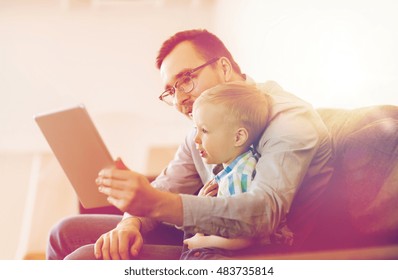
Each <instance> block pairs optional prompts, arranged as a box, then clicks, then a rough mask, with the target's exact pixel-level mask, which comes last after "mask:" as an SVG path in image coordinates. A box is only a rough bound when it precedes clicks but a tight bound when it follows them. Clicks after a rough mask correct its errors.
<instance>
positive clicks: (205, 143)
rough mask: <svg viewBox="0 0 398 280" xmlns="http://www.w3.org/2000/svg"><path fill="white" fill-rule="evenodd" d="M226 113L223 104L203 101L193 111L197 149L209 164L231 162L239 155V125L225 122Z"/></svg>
mask: <svg viewBox="0 0 398 280" xmlns="http://www.w3.org/2000/svg"><path fill="white" fill-rule="evenodd" d="M224 114H225V109H224V108H223V106H222V105H213V104H209V103H202V104H201V105H200V107H195V108H194V111H193V122H194V124H195V126H196V136H195V143H196V149H198V151H199V152H200V155H201V157H202V158H203V160H204V161H205V162H206V163H208V164H220V163H223V164H229V163H230V162H232V161H233V160H234V159H235V157H237V156H238V155H239V152H238V151H237V148H236V147H235V131H236V129H237V126H234V125H233V124H231V123H230V122H225V118H224Z"/></svg>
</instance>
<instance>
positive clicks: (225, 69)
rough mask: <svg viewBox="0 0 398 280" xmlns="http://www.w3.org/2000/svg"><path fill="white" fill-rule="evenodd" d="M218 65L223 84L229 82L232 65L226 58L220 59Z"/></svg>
mask: <svg viewBox="0 0 398 280" xmlns="http://www.w3.org/2000/svg"><path fill="white" fill-rule="evenodd" d="M220 65H221V70H222V74H223V78H224V81H225V82H229V81H231V78H232V64H231V62H230V61H229V59H228V58H226V57H221V58H220Z"/></svg>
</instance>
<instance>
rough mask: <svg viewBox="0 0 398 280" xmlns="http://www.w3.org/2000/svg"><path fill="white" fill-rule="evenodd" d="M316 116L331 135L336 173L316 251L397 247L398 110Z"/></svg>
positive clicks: (326, 111) (385, 108)
mask: <svg viewBox="0 0 398 280" xmlns="http://www.w3.org/2000/svg"><path fill="white" fill-rule="evenodd" d="M318 112H319V114H320V115H321V117H322V119H323V120H324V122H325V124H326V126H327V127H328V128H329V130H330V132H331V135H332V139H333V148H334V166H335V171H334V175H333V178H332V180H331V183H330V186H329V188H328V190H327V193H326V196H325V203H324V205H323V207H322V211H320V220H319V224H318V226H319V227H318V229H317V232H316V233H315V235H316V238H315V239H314V240H317V242H318V243H317V244H316V246H317V247H322V248H325V247H326V248H330V247H339V248H341V247H353V246H369V245H377V244H385V243H398V215H397V213H398V107H397V106H390V105H384V106H373V107H366V108H359V109H354V110H342V109H319V110H318Z"/></svg>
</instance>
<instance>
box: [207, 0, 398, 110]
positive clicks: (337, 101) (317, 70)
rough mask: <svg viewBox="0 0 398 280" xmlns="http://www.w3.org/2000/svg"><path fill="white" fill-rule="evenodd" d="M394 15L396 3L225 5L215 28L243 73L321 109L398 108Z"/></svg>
mask: <svg viewBox="0 0 398 280" xmlns="http://www.w3.org/2000/svg"><path fill="white" fill-rule="evenodd" d="M232 3H233V4H232ZM396 13H397V4H396V1H393V0H380V1H369V0H365V1H361V0H333V1H317V0H301V1H295V0H281V1H272V0H265V1H263V0H251V1H244V0H234V1H228V0H220V1H217V8H216V14H217V17H216V18H217V21H216V22H215V26H216V32H217V33H219V34H222V35H223V36H224V40H225V41H226V43H227V45H229V46H231V48H232V49H233V53H234V54H235V56H236V60H237V61H238V63H240V64H241V67H242V68H243V70H244V71H245V72H246V73H248V74H249V75H250V76H252V77H253V78H254V79H256V80H257V81H265V80H269V79H271V80H275V81H277V82H278V83H280V84H281V85H282V86H283V87H284V88H285V89H287V90H289V91H291V92H293V93H294V94H296V95H298V96H300V97H302V98H304V99H306V100H308V101H310V102H311V103H312V104H314V105H315V106H317V107H328V106H336V107H345V108H353V107H358V106H368V105H374V104H383V103H388V104H397V105H398V95H397V92H398V83H397V77H398V53H397V51H396V50H397V49H398V36H397V34H398V18H397V17H396Z"/></svg>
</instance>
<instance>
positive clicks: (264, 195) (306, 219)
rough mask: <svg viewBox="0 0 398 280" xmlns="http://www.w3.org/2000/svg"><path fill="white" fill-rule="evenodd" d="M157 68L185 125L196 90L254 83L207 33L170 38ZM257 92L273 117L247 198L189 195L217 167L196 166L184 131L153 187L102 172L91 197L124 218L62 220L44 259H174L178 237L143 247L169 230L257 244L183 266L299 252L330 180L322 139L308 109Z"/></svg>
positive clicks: (277, 93) (273, 88) (273, 93)
mask: <svg viewBox="0 0 398 280" xmlns="http://www.w3.org/2000/svg"><path fill="white" fill-rule="evenodd" d="M156 62H157V66H158V68H159V69H160V75H161V79H162V81H163V84H164V92H163V93H162V94H161V95H160V99H161V100H162V101H164V102H165V103H167V104H168V105H171V106H174V107H175V108H176V109H177V110H178V111H180V112H181V113H182V114H184V115H185V116H187V117H188V118H190V117H191V116H190V114H191V112H192V105H193V103H194V101H195V99H196V98H197V97H198V96H199V95H200V94H201V93H202V92H203V91H204V90H206V89H208V88H210V87H213V86H215V85H217V84H220V83H225V82H232V81H246V82H247V83H254V81H253V80H251V79H250V78H249V77H247V76H246V75H244V74H243V73H242V72H241V70H240V67H239V66H238V64H237V63H236V62H235V60H234V59H233V57H232V55H231V54H230V52H229V51H228V50H227V48H226V47H225V46H224V44H223V43H222V41H221V40H220V39H219V38H217V37H216V36H215V35H213V34H212V33H210V32H208V31H206V30H187V31H182V32H179V33H176V34H175V35H174V36H172V37H170V38H169V39H168V40H167V41H165V42H164V43H163V45H162V47H161V48H160V50H159V54H158V57H157V61H156ZM257 87H258V88H259V89H260V90H261V91H262V92H264V94H268V95H270V97H271V99H272V105H271V106H272V109H271V113H270V124H269V126H268V128H267V129H266V131H265V132H264V134H263V135H262V137H261V139H260V140H259V143H258V144H257V145H256V149H257V151H258V153H259V155H260V158H259V161H258V163H257V167H256V176H255V178H254V180H253V182H252V187H251V189H250V191H248V192H246V193H243V194H239V195H236V196H232V197H208V196H202V197H198V196H195V195H194V194H195V193H197V191H198V190H199V189H200V188H201V187H202V186H203V184H204V183H206V182H208V181H210V180H211V179H212V177H213V176H214V173H213V169H214V168H215V167H216V166H213V165H207V164H205V163H204V162H203V161H202V158H201V156H200V154H199V152H198V151H197V150H196V148H195V142H194V136H195V131H192V132H191V133H189V134H188V135H187V137H186V139H185V141H184V142H183V143H182V144H181V145H180V147H179V149H178V151H177V153H176V155H175V157H174V159H173V160H172V161H171V162H170V164H169V165H168V167H167V168H166V169H165V170H164V171H163V172H162V174H160V175H159V176H158V177H157V178H156V179H155V181H154V182H152V183H149V182H148V180H147V179H146V178H145V177H144V176H143V175H141V174H138V173H135V172H133V171H131V170H128V169H127V168H125V166H123V163H122V162H121V161H118V162H117V165H118V166H119V168H114V169H104V170H102V171H101V172H100V174H99V177H98V179H97V183H98V185H99V190H100V191H101V192H103V193H104V194H106V195H108V196H109V201H110V202H111V203H112V204H114V205H115V206H116V207H118V208H119V209H121V210H122V211H123V212H125V214H124V216H123V218H121V217H119V216H111V215H108V216H107V215H79V216H76V217H71V218H68V219H65V220H63V221H61V222H60V223H59V224H57V225H56V226H55V227H54V228H53V230H52V232H51V236H50V240H49V246H48V251H47V258H49V259H63V258H66V259H90V258H94V257H95V258H98V259H131V258H141V259H156V258H157V259H167V258H178V257H179V256H180V254H181V246H182V240H181V238H180V237H181V235H179V238H177V244H178V245H179V246H178V247H175V246H158V245H150V244H149V243H151V237H149V236H153V235H154V233H158V235H159V236H162V237H165V235H166V233H167V232H169V233H171V234H175V232H176V231H178V230H174V226H172V227H171V228H172V229H171V230H170V224H171V225H175V226H177V227H178V229H180V230H182V231H183V232H185V234H186V235H189V234H194V233H196V232H201V233H204V234H212V235H219V236H224V237H228V238H237V237H252V238H255V239H258V240H261V244H256V245H255V246H254V247H255V248H249V249H245V251H242V252H240V251H234V252H220V251H217V250H212V249H211V248H209V249H207V248H205V249H197V250H196V251H189V250H188V251H185V252H184V253H183V257H184V258H189V259H195V258H200V259H211V258H220V257H223V256H227V255H228V256H231V255H235V254H237V256H239V255H240V254H244V253H253V252H262V253H266V252H267V251H271V250H273V249H272V248H286V247H288V248H289V249H292V250H293V249H294V250H299V249H302V248H304V247H305V246H306V243H307V241H308V238H309V236H310V234H311V231H312V229H313V226H314V225H315V223H316V219H317V210H318V209H319V206H320V204H321V203H322V201H323V194H324V190H325V188H326V185H327V183H328V181H329V179H330V177H331V174H332V172H333V169H332V167H331V154H332V151H331V141H330V137H329V134H328V131H327V129H326V127H325V126H324V124H323V122H322V120H321V118H320V117H319V116H318V114H317V113H316V111H315V110H314V109H313V108H312V106H311V105H309V104H308V103H306V102H304V101H302V100H301V99H299V98H297V97H295V96H294V95H292V94H290V93H288V92H286V91H284V90H283V89H282V88H281V87H280V86H279V85H278V84H276V83H275V82H272V81H269V82H266V83H264V84H257ZM165 228H167V231H166V230H165ZM161 242H162V241H160V243H161ZM176 248H177V250H176Z"/></svg>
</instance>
